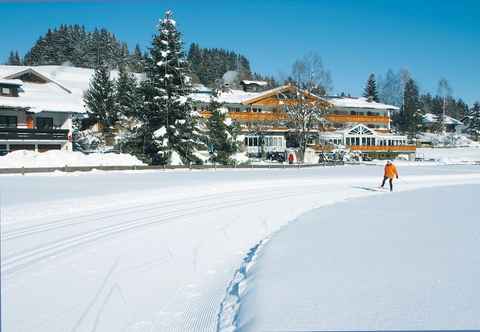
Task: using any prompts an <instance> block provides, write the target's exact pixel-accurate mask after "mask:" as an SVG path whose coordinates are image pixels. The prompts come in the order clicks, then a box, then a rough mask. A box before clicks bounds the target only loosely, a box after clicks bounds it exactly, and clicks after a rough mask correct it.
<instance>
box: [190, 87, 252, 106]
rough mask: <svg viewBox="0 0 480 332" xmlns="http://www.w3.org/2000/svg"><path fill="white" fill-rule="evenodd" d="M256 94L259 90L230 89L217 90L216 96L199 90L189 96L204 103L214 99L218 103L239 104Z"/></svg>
mask: <svg viewBox="0 0 480 332" xmlns="http://www.w3.org/2000/svg"><path fill="white" fill-rule="evenodd" d="M258 95H260V93H259V92H245V91H243V90H233V89H232V90H228V91H225V92H219V93H218V96H216V97H214V96H213V95H210V94H206V93H201V92H200V93H192V94H190V98H192V99H193V100H196V101H200V102H204V103H208V102H210V101H211V100H214V101H216V102H219V103H226V104H241V103H242V102H243V101H245V100H248V99H250V98H254V97H257V96H258Z"/></svg>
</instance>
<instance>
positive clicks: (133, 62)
mask: <svg viewBox="0 0 480 332" xmlns="http://www.w3.org/2000/svg"><path fill="white" fill-rule="evenodd" d="M144 63H145V59H144V57H143V54H142V50H141V49H140V45H138V44H137V45H135V48H134V49H133V52H132V54H131V55H130V59H129V65H128V67H129V68H130V70H132V71H133V72H135V73H142V72H143V71H144V69H145V66H144Z"/></svg>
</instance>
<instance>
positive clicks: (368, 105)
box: [326, 96, 400, 111]
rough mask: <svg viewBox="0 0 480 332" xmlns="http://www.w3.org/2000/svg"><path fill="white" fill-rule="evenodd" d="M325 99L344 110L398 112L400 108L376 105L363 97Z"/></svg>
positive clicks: (330, 97)
mask: <svg viewBox="0 0 480 332" xmlns="http://www.w3.org/2000/svg"><path fill="white" fill-rule="evenodd" d="M326 99H327V100H328V101H329V102H331V103H332V104H333V105H334V106H335V107H341V108H343V107H345V108H362V109H377V110H394V111H398V110H399V109H400V108H398V107H397V106H393V105H387V104H383V103H377V102H376V101H369V100H368V99H367V98H365V97H340V96H328V97H326Z"/></svg>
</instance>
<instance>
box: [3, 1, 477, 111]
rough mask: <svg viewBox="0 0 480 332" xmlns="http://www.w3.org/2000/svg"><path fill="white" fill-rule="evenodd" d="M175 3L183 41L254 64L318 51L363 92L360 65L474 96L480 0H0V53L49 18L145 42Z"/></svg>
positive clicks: (271, 66) (21, 43) (282, 65)
mask: <svg viewBox="0 0 480 332" xmlns="http://www.w3.org/2000/svg"><path fill="white" fill-rule="evenodd" d="M166 9H172V10H173V11H174V15H175V18H176V20H177V22H178V26H179V29H180V30H181V31H182V32H183V35H184V42H185V45H187V46H188V44H190V43H191V42H198V43H199V44H200V45H201V46H204V47H223V48H227V49H232V50H235V51H238V52H240V53H242V54H244V55H246V56H247V57H248V58H249V59H250V63H251V66H252V69H253V70H254V71H258V72H261V73H266V74H273V75H278V74H279V73H280V72H283V73H288V72H289V70H290V67H291V64H292V63H293V61H294V60H295V59H297V58H299V57H301V56H302V55H304V54H305V53H307V52H309V51H314V52H317V53H319V54H320V55H321V56H322V58H323V62H324V65H325V66H326V67H327V68H328V69H329V70H330V71H331V73H332V76H333V83H334V90H335V92H337V93H338V92H342V91H344V92H347V93H351V94H353V95H358V94H360V93H361V91H362V89H363V86H364V84H365V81H366V79H367V77H368V74H369V73H371V72H373V73H376V74H383V73H385V72H386V71H387V69H388V68H392V69H394V70H397V69H400V68H407V69H409V70H410V71H411V72H412V74H413V77H414V78H415V79H416V80H417V81H418V83H419V85H420V87H421V89H422V91H430V92H436V86H437V82H438V80H439V79H440V78H442V77H445V78H447V79H448V80H449V82H450V84H451V86H452V88H453V93H454V95H455V96H461V97H463V98H464V99H465V100H466V101H467V102H468V103H473V102H474V101H477V100H479V101H480V42H479V40H480V1H477V0H464V1H447V0H442V1H440V0H438V1H434V0H423V1H422V0H418V1H413V0H403V1H387V0H384V1H379V0H375V1H360V0H358V1H353V0H343V1H333V0H332V1H321V0H320V1H313V0H311V1H306V0H294V1H293V0H292V1H280V0H277V1H273V0H266V1H194V0H192V1H190V0H176V1H170V0H165V1H160V0H158V1H146V0H144V1H142V0H136V1H126V0H124V1H106V0H105V1H101V0H97V1H80V0H78V1H5V0H0V12H1V16H2V39H1V41H0V59H1V61H3V60H4V59H6V57H7V55H8V52H9V51H10V50H19V51H20V52H21V53H22V54H23V53H25V51H26V50H28V49H29V48H30V47H31V46H32V44H33V43H34V42H35V40H36V39H37V38H38V37H39V36H40V35H41V34H43V33H44V32H45V31H46V30H47V29H48V28H49V27H54V26H58V25H60V24H62V23H66V24H75V23H78V24H83V25H85V26H86V27H87V28H89V29H91V28H93V27H95V26H98V27H106V28H108V29H109V30H111V31H112V32H114V33H115V34H116V35H117V37H118V38H119V39H121V40H124V41H126V42H128V44H129V45H130V46H132V47H133V46H134V45H135V44H136V43H137V42H138V43H139V44H140V45H141V46H142V47H147V46H148V45H149V42H150V39H151V36H152V35H153V33H154V30H155V25H156V23H157V21H158V19H159V18H160V17H161V16H162V15H163V13H164V11H165V10H166Z"/></svg>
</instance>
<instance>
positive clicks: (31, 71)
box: [5, 68, 72, 93]
mask: <svg viewBox="0 0 480 332" xmlns="http://www.w3.org/2000/svg"><path fill="white" fill-rule="evenodd" d="M25 74H32V75H34V76H37V77H39V78H40V79H42V80H44V81H46V82H49V83H53V84H55V85H57V86H58V87H59V88H61V89H63V90H64V91H66V92H68V93H72V91H70V90H69V89H67V88H66V87H65V86H64V85H62V84H60V83H59V82H57V81H55V80H54V79H52V78H50V77H48V76H47V75H44V74H41V73H39V72H38V71H36V70H35V69H33V68H27V69H24V70H21V71H19V72H16V73H14V74H11V75H8V76H6V77H5V78H6V79H10V80H13V79H18V78H20V77H22V76H23V75H25Z"/></svg>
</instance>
